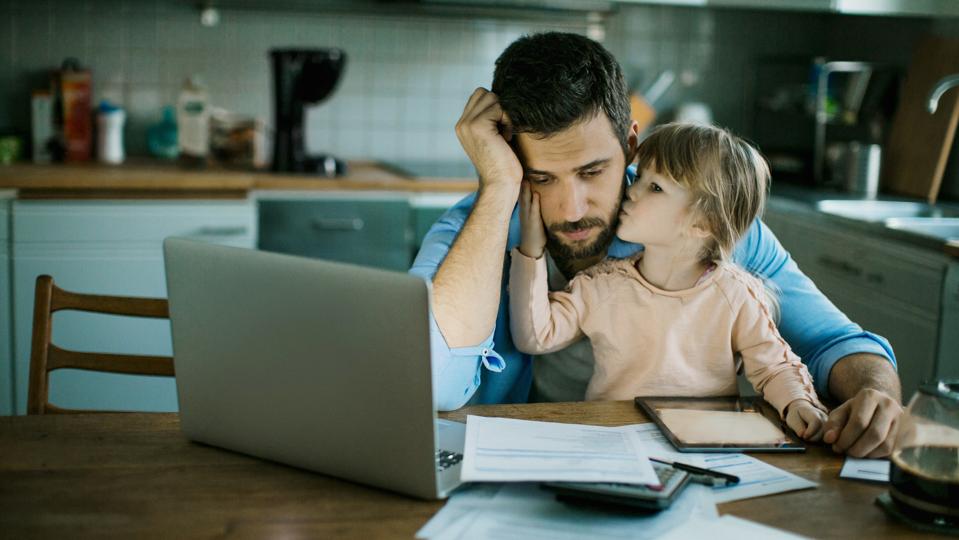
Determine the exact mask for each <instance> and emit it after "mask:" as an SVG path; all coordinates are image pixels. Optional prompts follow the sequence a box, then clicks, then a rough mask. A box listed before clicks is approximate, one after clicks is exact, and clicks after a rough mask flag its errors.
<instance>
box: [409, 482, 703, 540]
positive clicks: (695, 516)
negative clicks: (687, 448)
mask: <svg viewBox="0 0 959 540" xmlns="http://www.w3.org/2000/svg"><path fill="white" fill-rule="evenodd" d="M488 486H489V487H490V488H492V489H495V490H496V493H495V496H493V497H488V496H487V495H488V492H486V493H483V494H482V495H480V494H478V493H476V492H471V491H466V492H462V493H461V492H459V491H458V492H456V493H454V495H453V497H451V498H450V501H449V502H448V503H446V506H444V507H443V508H442V509H441V510H440V511H439V512H438V513H437V514H436V515H435V516H433V519H431V520H430V521H429V523H427V524H426V525H425V526H424V527H423V528H422V529H420V531H419V532H417V533H416V537H417V538H429V539H431V540H452V539H459V538H469V539H485V538H489V539H497V540H500V539H506V540H510V539H516V540H539V539H543V540H545V539H550V540H553V539H557V540H564V539H573V538H591V539H599V540H604V539H610V540H612V539H619V540H621V539H624V538H636V539H653V538H659V537H660V536H662V535H663V534H665V533H667V532H668V531H669V530H671V529H674V528H676V527H679V526H681V525H682V524H683V523H686V522H687V521H690V520H712V519H716V517H717V516H718V514H717V512H716V506H715V504H713V503H712V501H711V500H710V497H709V492H708V489H707V488H706V487H705V486H700V485H690V486H688V487H687V488H686V489H685V490H684V491H683V493H682V494H681V495H680V496H679V497H678V498H677V499H676V501H674V502H673V504H672V506H670V508H669V509H668V510H664V511H662V512H659V513H656V514H637V513H629V512H626V513H623V512H616V511H609V512H607V511H603V510H594V509H587V508H581V507H578V506H570V505H567V504H564V503H561V502H559V501H557V500H556V499H555V496H554V494H553V493H551V492H548V491H544V490H542V489H540V488H539V487H538V486H536V485H535V484H527V483H511V484H488Z"/></svg>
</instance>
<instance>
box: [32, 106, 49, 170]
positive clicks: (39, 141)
mask: <svg viewBox="0 0 959 540" xmlns="http://www.w3.org/2000/svg"><path fill="white" fill-rule="evenodd" d="M30 124H31V135H32V136H33V162H34V163H50V159H51V156H50V149H49V148H48V147H47V143H49V142H50V139H51V138H52V137H53V97H52V96H51V95H50V92H47V91H42V90H41V91H35V92H34V93H33V95H32V96H31V98H30Z"/></svg>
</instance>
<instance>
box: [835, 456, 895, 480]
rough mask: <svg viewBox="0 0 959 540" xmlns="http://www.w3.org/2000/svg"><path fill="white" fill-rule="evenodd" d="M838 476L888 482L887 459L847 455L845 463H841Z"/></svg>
mask: <svg viewBox="0 0 959 540" xmlns="http://www.w3.org/2000/svg"><path fill="white" fill-rule="evenodd" d="M839 477H840V478H854V479H856V480H870V481H873V482H888V481H889V460H888V459H860V458H852V457H847V458H846V461H845V463H843V464H842V470H841V471H839Z"/></svg>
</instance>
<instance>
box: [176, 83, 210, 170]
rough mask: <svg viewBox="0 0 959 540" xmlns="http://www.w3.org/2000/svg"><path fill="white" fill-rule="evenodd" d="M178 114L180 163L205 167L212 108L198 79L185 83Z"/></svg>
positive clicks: (208, 149)
mask: <svg viewBox="0 0 959 540" xmlns="http://www.w3.org/2000/svg"><path fill="white" fill-rule="evenodd" d="M176 112H177V114H176V117H177V127H178V139H179V148H180V162H181V163H183V164H184V165H188V166H195V167H196V166H203V165H205V164H206V158H207V155H208V154H209V152H210V107H209V103H208V98H207V93H206V89H205V88H203V86H201V85H200V84H199V83H198V82H197V81H196V79H194V78H190V79H187V80H186V81H185V82H184V83H183V90H181V91H180V99H179V100H178V101H177V111H176Z"/></svg>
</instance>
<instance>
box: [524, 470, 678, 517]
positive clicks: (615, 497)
mask: <svg viewBox="0 0 959 540" xmlns="http://www.w3.org/2000/svg"><path fill="white" fill-rule="evenodd" d="M653 470H655V471H656V476H658V477H659V482H660V484H661V485H660V486H650V485H642V484H621V483H616V482H543V483H542V484H540V486H541V487H542V488H543V489H546V490H549V491H552V492H555V493H556V498H557V499H558V500H560V501H564V502H569V503H576V504H587V505H590V506H597V505H603V506H606V505H614V506H625V507H629V508H630V509H633V510H641V511H648V512H658V511H660V510H664V509H666V508H669V505H671V504H672V503H673V501H674V500H675V499H676V497H677V496H679V494H680V493H682V491H683V488H685V487H686V484H688V483H689V473H687V472H686V471H681V470H679V469H674V468H673V467H671V466H669V465H665V464H662V463H656V462H653Z"/></svg>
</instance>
